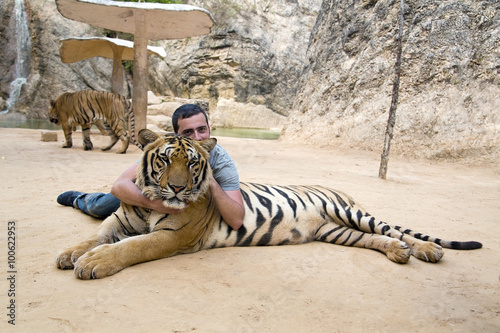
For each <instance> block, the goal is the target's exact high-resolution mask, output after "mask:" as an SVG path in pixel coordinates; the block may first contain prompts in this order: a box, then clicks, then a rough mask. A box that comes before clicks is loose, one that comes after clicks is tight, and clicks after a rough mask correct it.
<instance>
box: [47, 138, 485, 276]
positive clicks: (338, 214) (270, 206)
mask: <svg viewBox="0 0 500 333" xmlns="http://www.w3.org/2000/svg"><path fill="white" fill-rule="evenodd" d="M139 142H140V143H141V144H142V145H143V146H144V147H145V148H144V153H143V155H142V157H141V160H140V164H139V167H138V173H137V180H136V184H137V186H138V187H139V188H141V189H142V192H143V193H144V194H145V195H146V196H147V197H148V198H150V199H151V200H154V199H158V198H161V199H163V203H164V205H165V206H167V207H177V208H179V207H185V206H186V205H187V203H188V202H189V206H188V207H187V208H186V210H185V211H184V212H183V213H180V214H171V215H168V214H167V215H165V214H161V213H158V212H156V211H151V210H148V209H145V208H141V207H135V206H131V205H127V204H125V203H122V204H121V207H120V208H119V209H118V211H117V212H116V213H115V214H114V215H112V216H110V217H108V218H107V219H106V220H104V221H103V222H102V224H101V225H100V226H99V228H98V230H97V232H96V233H95V234H93V235H92V236H91V237H89V238H88V239H87V240H85V241H83V242H81V243H80V244H78V245H76V246H74V247H70V248H68V249H66V250H64V251H62V252H60V253H59V254H58V256H57V259H56V265H57V267H59V268H61V269H72V268H74V272H75V275H76V276H77V277H78V278H81V279H97V278H103V277H106V276H109V275H112V274H115V273H116V272H118V271H120V270H122V269H124V268H126V267H128V266H131V265H134V264H137V263H141V262H145V261H150V260H155V259H160V258H166V257H169V256H173V255H176V254H181V253H193V252H196V251H200V250H204V249H212V248H220V247H228V246H254V245H255V246H259V245H285V244H302V243H307V242H312V241H322V242H328V243H332V244H339V245H345V246H356V247H363V248H368V249H374V250H378V251H381V252H383V253H385V255H386V256H387V257H388V258H389V259H390V260H392V261H394V262H397V263H406V262H408V260H409V259H410V256H411V255H413V256H415V257H417V258H418V259H421V260H424V261H428V262H437V261H439V260H440V259H441V258H442V257H443V250H442V248H441V246H443V247H447V248H452V249H461V250H470V249H478V248H481V247H482V244H481V243H479V242H474V241H470V242H455V241H445V240H441V239H438V238H434V237H430V236H426V235H423V234H420V233H416V232H414V231H412V230H409V229H403V228H401V227H392V226H390V225H389V224H387V223H385V222H382V221H380V220H377V219H376V218H375V217H373V216H371V215H370V214H368V213H367V212H366V211H365V210H364V209H363V208H361V207H360V206H359V205H358V204H356V203H355V202H354V200H353V199H352V198H351V197H349V196H348V195H346V194H343V193H341V192H338V191H335V190H333V189H330V188H327V187H323V186H277V185H264V184H254V183H241V193H242V197H243V201H244V205H245V218H244V220H243V225H242V226H241V227H240V228H239V229H238V230H233V229H232V228H231V227H229V226H228V225H227V224H226V223H225V222H224V220H223V218H222V217H221V215H220V213H219V212H218V210H217V208H216V206H215V204H214V201H213V199H212V197H211V194H210V191H209V189H208V187H209V182H210V179H211V177H212V171H211V169H210V165H209V164H208V157H209V152H210V150H211V149H213V147H215V145H216V142H217V140H216V139H214V138H211V139H207V140H204V141H194V140H192V139H190V138H187V137H183V136H176V135H168V134H167V135H163V136H158V135H156V134H155V133H153V132H151V131H149V130H146V129H144V130H141V131H140V132H139Z"/></svg>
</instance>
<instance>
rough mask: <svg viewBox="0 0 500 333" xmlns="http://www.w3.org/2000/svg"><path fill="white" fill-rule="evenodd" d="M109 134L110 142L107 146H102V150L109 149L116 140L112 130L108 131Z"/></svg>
mask: <svg viewBox="0 0 500 333" xmlns="http://www.w3.org/2000/svg"><path fill="white" fill-rule="evenodd" d="M109 136H110V137H111V142H110V143H109V144H108V145H107V146H103V147H102V148H101V150H102V151H107V150H110V149H111V148H113V146H114V145H115V144H116V143H117V142H118V137H117V136H116V134H115V132H113V131H112V130H111V131H110V132H109Z"/></svg>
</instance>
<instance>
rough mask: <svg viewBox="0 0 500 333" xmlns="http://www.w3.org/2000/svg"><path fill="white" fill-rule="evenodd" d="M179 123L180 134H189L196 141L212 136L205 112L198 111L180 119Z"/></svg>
mask: <svg viewBox="0 0 500 333" xmlns="http://www.w3.org/2000/svg"><path fill="white" fill-rule="evenodd" d="M177 124H178V125H179V131H178V134H182V135H185V136H188V137H190V138H191V139H193V140H196V141H201V140H206V139H209V138H210V127H208V124H207V121H206V120H205V116H204V115H203V113H198V114H196V115H194V116H191V117H189V118H184V119H179V120H178V121H177Z"/></svg>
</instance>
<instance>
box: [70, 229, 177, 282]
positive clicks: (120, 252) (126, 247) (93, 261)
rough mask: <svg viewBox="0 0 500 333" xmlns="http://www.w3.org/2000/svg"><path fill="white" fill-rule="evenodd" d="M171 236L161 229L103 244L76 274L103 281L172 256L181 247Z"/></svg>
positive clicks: (79, 264)
mask: <svg viewBox="0 0 500 333" xmlns="http://www.w3.org/2000/svg"><path fill="white" fill-rule="evenodd" d="M169 233H170V232H169V231H164V230H160V231H156V232H153V233H150V234H145V235H139V236H134V237H130V238H126V239H124V240H122V241H120V242H117V243H114V244H103V245H100V246H98V247H96V248H94V249H93V250H91V251H88V252H87V253H85V254H84V255H83V256H81V257H80V258H79V259H78V260H77V261H76V263H75V275H76V276H77V277H78V278H80V279H84V280H88V279H101V278H104V277H106V276H110V275H113V274H115V273H117V272H119V271H121V270H122V269H124V268H126V267H129V266H132V265H135V264H138V263H141V262H146V261H151V260H155V259H161V258H166V257H169V256H172V255H174V254H175V253H177V252H178V249H179V246H178V244H177V242H176V241H175V239H173V238H172V237H171V236H170V235H169Z"/></svg>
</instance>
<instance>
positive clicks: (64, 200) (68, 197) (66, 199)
mask: <svg viewBox="0 0 500 333" xmlns="http://www.w3.org/2000/svg"><path fill="white" fill-rule="evenodd" d="M82 194H85V193H83V192H77V191H67V192H64V193H61V194H59V196H58V197H57V203H59V204H61V205H63V206H70V207H73V202H75V199H76V198H78V197H79V196H80V195H82Z"/></svg>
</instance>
